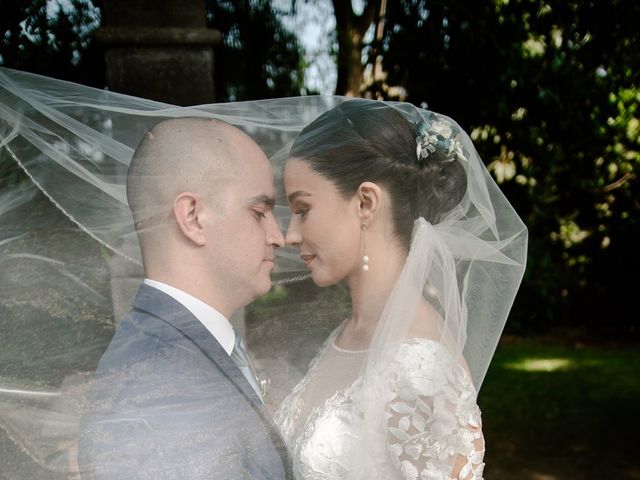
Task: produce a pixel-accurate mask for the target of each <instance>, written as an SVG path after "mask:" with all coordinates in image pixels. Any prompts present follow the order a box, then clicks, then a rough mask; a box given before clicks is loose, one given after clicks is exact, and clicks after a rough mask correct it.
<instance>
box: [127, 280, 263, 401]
mask: <svg viewBox="0 0 640 480" xmlns="http://www.w3.org/2000/svg"><path fill="white" fill-rule="evenodd" d="M133 306H134V308H137V309H139V310H143V311H145V312H147V313H150V314H151V315H153V316H155V317H158V318H160V319H161V320H164V321H166V322H167V323H169V324H170V325H172V326H173V327H174V328H176V329H177V330H178V331H180V333H181V334H182V335H184V336H185V337H187V338H188V339H189V340H191V341H192V342H193V343H194V344H195V345H196V346H197V347H198V348H199V349H200V351H201V352H202V353H203V354H204V355H205V356H206V357H207V358H209V359H210V360H211V361H212V362H213V363H214V364H215V365H216V366H217V367H218V368H219V369H220V370H221V371H222V372H223V373H224V375H225V376H226V377H227V378H229V380H230V381H231V382H232V383H233V384H235V385H236V386H237V387H238V389H239V390H241V392H242V393H243V394H244V396H245V397H246V398H247V399H248V400H249V401H250V402H252V403H253V404H255V405H256V406H260V407H261V406H262V401H261V400H260V399H259V398H258V396H257V395H256V392H255V391H254V390H253V388H251V385H249V382H248V381H247V379H246V378H245V376H244V375H243V374H242V372H241V371H240V369H239V368H238V366H237V365H236V364H235V363H234V362H233V360H231V358H230V357H229V355H228V354H227V352H226V351H225V349H224V348H222V345H220V343H218V341H217V340H216V339H215V337H214V336H213V335H212V334H211V332H209V331H208V330H207V329H206V328H205V326H204V325H203V324H202V323H201V322H200V321H199V320H198V319H197V318H196V317H195V316H194V315H193V314H192V313H191V312H190V311H189V310H188V309H187V308H186V307H185V306H184V305H182V304H181V303H180V302H178V301H177V300H176V299H174V298H173V297H171V296H170V295H167V294H166V293H164V292H161V291H160V290H158V289H156V288H153V287H150V286H149V285H146V284H142V285H141V286H140V289H139V290H138V294H137V295H136V298H135V300H134V302H133Z"/></svg>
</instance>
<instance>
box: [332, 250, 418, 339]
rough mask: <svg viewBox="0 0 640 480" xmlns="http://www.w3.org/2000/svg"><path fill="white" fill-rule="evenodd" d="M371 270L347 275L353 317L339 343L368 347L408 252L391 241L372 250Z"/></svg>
mask: <svg viewBox="0 0 640 480" xmlns="http://www.w3.org/2000/svg"><path fill="white" fill-rule="evenodd" d="M368 253H369V258H370V260H369V270H368V271H366V272H365V271H362V270H361V271H359V272H357V273H355V274H354V275H352V276H351V277H350V278H348V279H347V285H348V287H349V293H350V295H351V311H352V314H351V318H350V319H349V321H348V322H347V324H346V325H345V328H344V330H343V332H342V334H341V335H340V338H339V339H338V340H339V343H340V346H343V347H345V348H353V349H364V348H368V346H369V342H370V340H371V337H372V336H373V332H374V331H375V328H376V326H377V324H378V320H379V319H380V315H381V314H382V310H383V309H384V306H385V304H386V302H387V299H388V298H389V295H390V294H391V290H393V287H394V285H395V282H396V279H397V278H398V276H399V275H400V271H401V270H402V267H403V266H404V262H405V259H406V256H407V254H406V252H404V251H403V250H402V249H400V248H390V246H389V244H386V245H381V246H380V248H372V249H370V250H369V252H368Z"/></svg>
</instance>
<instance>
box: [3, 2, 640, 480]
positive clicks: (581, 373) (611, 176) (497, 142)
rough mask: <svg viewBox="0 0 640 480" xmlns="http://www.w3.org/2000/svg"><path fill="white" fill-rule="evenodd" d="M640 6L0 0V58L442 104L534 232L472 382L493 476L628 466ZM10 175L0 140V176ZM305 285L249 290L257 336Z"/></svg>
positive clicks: (10, 179)
mask: <svg viewBox="0 0 640 480" xmlns="http://www.w3.org/2000/svg"><path fill="white" fill-rule="evenodd" d="M639 25H640V2H638V1H637V0H609V1H604V0H593V1H589V0H562V1H560V0H558V1H543V0H466V1H463V0H450V1H427V0H425V1H421V0H413V1H409V0H372V1H364V0H360V1H356V0H353V1H351V2H349V1H339V0H333V1H329V0H315V1H312V0H308V1H299V0H273V1H254V0H239V1H223V0H218V1H215V0H166V1H157V0H155V1H154V0H34V1H26V0H0V65H2V66H5V67H9V68H14V69H18V70H24V71H29V72H34V73H38V74H42V75H46V76H50V77H54V78H59V79H63V80H69V81H73V82H77V83H82V84H85V85H89V86H93V87H97V88H106V89H109V90H112V91H117V92H122V93H127V94H131V95H135V96H139V97H145V98H151V99H154V100H160V101H164V102H167V103H172V104H177V105H195V104H203V103H212V102H228V101H242V100H255V99H264V98H273V97H287V96H298V95H315V94H334V93H335V94H338V95H348V96H363V97H370V98H379V99H389V100H401V101H407V102H411V103H413V104H415V105H417V106H422V107H425V108H429V109H431V110H434V111H436V112H439V113H443V114H445V115H448V116H450V117H452V118H453V119H455V120H456V121H457V122H458V123H459V124H460V125H461V126H462V127H463V128H464V129H465V130H466V131H467V132H468V133H469V134H470V135H471V138H472V140H473V141H474V143H475V145H476V148H477V150H478V152H479V153H480V156H481V158H483V160H484V162H485V164H486V166H487V168H488V169H489V171H490V172H491V173H492V174H493V175H494V177H495V179H496V181H497V182H498V184H499V185H500V187H501V189H502V190H503V192H504V193H505V195H506V196H507V198H508V199H509V200H510V201H511V203H512V204H513V205H514V207H515V209H516V210H517V211H518V212H519V214H520V215H521V217H522V218H523V220H524V222H525V223H526V225H527V226H528V228H529V236H530V244H529V257H528V263H527V271H526V273H525V278H524V280H523V284H522V287H521V290H520V292H519V294H518V297H517V298H516V303H515V305H514V308H513V311H512V313H511V315H510V318H509V321H508V322H507V327H506V330H505V333H504V335H503V337H502V340H501V342H500V345H499V347H498V350H497V352H496V356H495V358H494V361H493V363H492V366H491V368H490V371H489V374H488V376H487V379H486V380H485V383H484V385H483V387H482V390H481V392H480V397H479V403H480V407H481V409H482V410H483V420H484V430H485V436H486V439H487V445H488V450H487V455H486V462H487V468H486V472H485V473H486V478H488V479H492V478H495V479H513V478H518V479H531V480H559V479H567V480H568V479H596V478H602V477H603V476H611V477H615V478H620V479H640V446H639V445H640V442H639V441H638V439H637V434H638V432H640V351H639V350H638V345H640V335H639V329H638V317H639V316H638V314H637V312H636V310H635V307H636V305H635V301H633V297H634V296H635V293H636V290H637V288H638V286H639V282H638V272H639V267H640V261H639V259H640V255H639V254H638V251H637V250H636V249H637V248H638V247H639V246H640V235H638V234H639V230H640V216H639V213H640V197H639V195H638V194H639V193H640V192H639V183H638V173H639V172H640V28H639ZM22 183H26V178H25V177H24V174H23V173H22V172H21V171H20V170H19V168H18V167H17V165H16V164H15V163H14V162H12V161H11V160H10V159H9V158H8V157H0V190H2V189H4V188H8V187H11V186H16V185H20V184H22ZM45 203H46V202H45ZM1 207H2V206H0V209H1ZM44 208H45V207H43V209H44ZM31 214H36V215H48V214H47V213H42V212H40V211H38V212H35V213H34V212H31ZM54 220H55V219H53V220H52V222H54ZM55 221H58V220H55ZM59 221H60V222H63V221H64V219H60V220H59ZM58 241H60V240H59V239H58ZM308 287H309V285H308V282H301V283H298V284H292V285H289V286H280V287H277V288H275V289H274V290H273V291H272V293H271V294H270V295H268V296H267V297H265V298H263V299H260V300H259V301H257V302H256V303H255V304H254V305H253V306H252V307H251V309H250V310H249V311H248V313H247V317H246V328H247V335H248V337H249V342H250V343H251V342H252V341H253V342H254V350H255V351H257V352H258V353H260V349H261V348H266V347H262V346H261V345H260V344H259V339H260V338H263V337H264V335H265V334H266V329H267V326H269V327H270V328H271V333H273V332H274V331H275V330H277V329H278V328H284V327H283V326H282V325H285V324H286V322H285V323H276V324H273V323H271V324H269V323H265V322H264V321H262V320H261V319H264V318H267V317H269V316H271V317H273V316H277V317H278V318H280V321H281V322H282V312H280V313H278V314H277V315H276V314H275V313H274V312H276V311H277V306H278V304H279V302H283V300H282V299H283V298H285V297H287V296H291V295H301V296H302V297H304V295H320V294H317V293H316V294H314V293H309V291H310V290H311V289H310V288H308ZM305 292H306V293H305ZM302 297H301V298H302ZM307 300H309V299H308V298H307ZM315 300H317V301H318V302H320V301H321V299H314V301H315ZM11 308H13V306H12V305H9V304H8V303H7V300H6V297H5V299H4V300H2V301H0V313H1V314H2V316H4V317H5V318H8V317H7V316H8V315H9V313H10V309H11ZM43 308H44V307H43ZM99 324H100V328H101V329H103V330H104V333H102V334H101V335H102V337H103V338H104V341H108V338H109V335H110V334H111V333H112V331H113V329H112V328H110V327H109V325H112V324H113V322H112V320H110V319H108V318H103V319H101V320H100V322H99ZM26 325H28V324H26ZM274 325H275V326H274ZM278 325H280V327H278ZM252 326H253V327H252ZM331 326H332V325H331V322H328V324H327V326H326V328H325V327H323V328H324V329H321V330H322V331H321V333H322V335H325V334H326V333H328V332H329V331H330V330H331ZM11 328H13V327H11V326H9V325H7V322H4V323H3V322H2V320H1V318H0V339H1V338H4V339H5V340H0V341H2V343H3V345H2V350H3V351H4V353H3V354H0V365H3V367H0V368H2V369H3V371H2V372H0V374H4V373H6V372H5V370H7V371H8V369H9V366H8V365H9V364H12V365H13V363H15V362H16V360H15V359H16V358H18V357H19V353H16V352H14V351H12V349H11V348H10V344H9V343H10V342H8V341H7V340H6V339H7V338H10V333H11V332H10V331H9V330H10V329H11ZM78 335H79V336H81V335H83V333H82V332H79V333H78ZM86 335H95V332H92V333H87V334H86ZM281 335H286V334H285V333H283V332H281ZM322 335H321V336H322ZM310 351H312V350H310ZM265 356H266V354H265ZM12 362H13V363H12ZM18 363H19V362H18ZM9 436H10V435H9ZM2 442H3V445H2V446H3V449H4V448H7V449H15V455H18V456H19V455H22V454H23V453H24V452H22V450H21V449H20V448H19V446H18V447H14V446H13V443H12V444H11V445H10V442H9V440H2ZM14 443H16V442H14ZM18 443H19V442H18ZM7 451H8V450H7ZM11 451H12V452H13V451H14V450H11ZM12 461H14V462H17V460H15V458H13V459H12ZM7 465H8V466H7V467H6V468H5V469H4V473H2V471H3V470H2V468H0V478H20V477H19V476H18V475H19V474H18V473H17V472H19V471H20V472H24V471H25V470H24V469H22V470H21V469H19V468H17V467H16V468H15V469H14V470H11V468H10V463H8V464H7ZM20 468H22V467H20ZM12 471H13V472H14V473H13V474H12V473H11V472H12ZM33 472H34V473H33V475H34V476H37V472H38V471H37V469H35V467H34V470H33ZM3 475H4V476H3ZM22 478H27V477H22Z"/></svg>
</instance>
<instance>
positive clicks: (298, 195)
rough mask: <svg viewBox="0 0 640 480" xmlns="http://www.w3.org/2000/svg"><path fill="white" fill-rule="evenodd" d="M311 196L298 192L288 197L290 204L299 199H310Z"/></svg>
mask: <svg viewBox="0 0 640 480" xmlns="http://www.w3.org/2000/svg"><path fill="white" fill-rule="evenodd" d="M310 196H311V194H310V193H308V192H304V191H302V190H298V191H297V192H293V193H292V194H291V195H289V196H288V197H287V199H288V200H289V203H293V201H294V200H295V199H296V198H298V197H310Z"/></svg>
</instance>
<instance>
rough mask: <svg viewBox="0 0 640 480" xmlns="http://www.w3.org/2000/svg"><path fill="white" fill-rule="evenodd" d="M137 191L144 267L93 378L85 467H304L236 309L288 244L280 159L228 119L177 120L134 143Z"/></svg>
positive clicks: (171, 470) (196, 471) (262, 285)
mask: <svg viewBox="0 0 640 480" xmlns="http://www.w3.org/2000/svg"><path fill="white" fill-rule="evenodd" d="M127 198H128V201H129V206H130V208H131V211H132V213H133V218H134V221H135V226H136V231H137V233H138V238H139V240H140V245H141V250H142V259H143V264H144V271H145V276H146V278H145V280H144V283H143V284H142V286H141V287H140V290H139V291H138V294H137V297H136V298H135V300H134V303H133V309H132V311H131V312H130V313H129V315H128V316H127V317H126V318H125V319H124V320H123V322H122V324H121V326H120V327H119V329H118V331H117V332H116V334H115V336H114V338H113V340H112V341H111V343H110V345H109V347H108V349H107V351H106V352H105V354H104V355H103V357H102V358H101V360H100V363H99V365H98V369H97V372H96V375H95V380H94V383H93V384H92V386H91V391H90V396H89V405H88V410H87V413H86V415H85V416H84V417H83V418H82V421H81V426H80V437H79V466H80V473H81V475H82V478H96V479H114V480H115V479H118V480H120V479H128V478H136V479H138V478H139V479H147V478H148V479H181V478H185V479H187V478H188V479H205V478H206V479H214V478H215V479H285V478H287V479H288V478H292V474H291V471H290V461H289V457H288V455H287V452H286V447H285V446H284V443H283V441H282V438H281V437H280V435H279V434H278V432H277V430H276V428H275V426H274V425H273V423H272V422H271V420H270V418H269V417H268V415H267V413H266V411H265V408H264V405H263V402H262V399H261V396H260V388H259V387H258V386H257V382H256V379H255V376H254V374H253V373H252V370H251V368H250V364H249V362H248V359H247V358H246V354H245V353H244V350H243V343H242V339H241V337H239V336H238V335H237V334H236V333H235V332H234V330H233V328H232V326H231V324H230V323H229V321H228V320H227V319H228V318H229V317H230V316H231V314H232V313H233V312H234V311H235V310H237V309H239V308H241V307H243V306H245V305H247V304H248V303H249V302H251V301H252V300H253V299H254V298H256V297H257V296H259V295H263V294H265V293H266V292H267V291H268V290H269V289H270V287H271V280H270V277H269V274H270V272H271V270H272V268H273V261H274V250H275V248H277V247H279V246H281V245H282V244H283V238H282V234H281V232H280V230H279V228H278V225H277V224H276V221H275V218H274V216H273V213H272V208H273V203H274V200H273V198H274V191H273V177H272V172H271V166H270V164H269V161H268V160H267V158H266V157H265V155H264V153H263V152H262V150H260V148H259V147H258V146H257V145H256V144H255V143H254V142H253V141H252V140H251V139H250V138H249V137H248V136H247V135H245V134H244V133H243V132H241V131H240V130H238V129H237V128H234V127H232V126H230V125H228V124H226V123H224V122H221V121H217V120H211V119H202V118H180V119H171V120H166V121H163V122H161V123H159V124H158V125H156V126H155V127H154V128H152V129H151V130H150V131H149V132H148V133H147V134H146V136H145V137H144V139H143V140H142V142H141V143H140V145H139V146H138V148H137V149H136V151H135V153H134V155H133V159H132V160H131V165H130V167H129V173H128V177H127Z"/></svg>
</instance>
